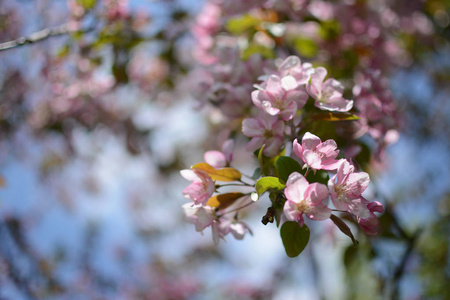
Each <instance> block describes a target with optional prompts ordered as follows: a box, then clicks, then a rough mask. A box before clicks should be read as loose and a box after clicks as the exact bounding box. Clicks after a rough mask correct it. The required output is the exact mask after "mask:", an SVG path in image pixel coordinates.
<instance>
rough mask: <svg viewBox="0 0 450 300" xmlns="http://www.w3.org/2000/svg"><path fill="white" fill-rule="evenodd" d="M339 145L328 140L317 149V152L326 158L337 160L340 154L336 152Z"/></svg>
mask: <svg viewBox="0 0 450 300" xmlns="http://www.w3.org/2000/svg"><path fill="white" fill-rule="evenodd" d="M336 148H337V144H336V142H335V141H334V140H326V141H325V142H323V143H321V144H320V145H318V146H317V147H316V150H317V151H318V152H320V153H322V154H323V155H324V157H326V158H335V157H336V156H337V155H338V154H339V150H336Z"/></svg>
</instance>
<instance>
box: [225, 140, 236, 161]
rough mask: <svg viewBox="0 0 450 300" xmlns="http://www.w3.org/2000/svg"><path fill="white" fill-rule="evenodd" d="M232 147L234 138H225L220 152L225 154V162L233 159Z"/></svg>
mask: <svg viewBox="0 0 450 300" xmlns="http://www.w3.org/2000/svg"><path fill="white" fill-rule="evenodd" d="M233 148H234V140H232V139H229V140H226V141H225V142H224V143H223V145H222V153H223V154H224V155H225V159H226V161H227V162H230V161H232V159H233Z"/></svg>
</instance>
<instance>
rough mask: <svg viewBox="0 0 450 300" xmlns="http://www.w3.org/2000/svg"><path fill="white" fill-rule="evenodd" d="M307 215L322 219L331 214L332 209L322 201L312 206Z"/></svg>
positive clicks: (312, 218)
mask: <svg viewBox="0 0 450 300" xmlns="http://www.w3.org/2000/svg"><path fill="white" fill-rule="evenodd" d="M305 215H306V216H307V217H308V218H310V219H311V220H316V221H322V220H326V219H328V218H329V217H330V216H331V209H329V208H328V207H326V206H325V205H323V204H321V203H320V204H317V205H314V206H312V207H311V208H310V209H309V210H308V212H306V213H305Z"/></svg>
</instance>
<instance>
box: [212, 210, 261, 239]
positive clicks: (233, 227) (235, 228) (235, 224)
mask: <svg viewBox="0 0 450 300" xmlns="http://www.w3.org/2000/svg"><path fill="white" fill-rule="evenodd" d="M227 216H228V215H224V216H223V217H221V218H220V224H219V227H218V229H219V230H218V232H219V233H220V234H222V235H227V234H228V233H231V234H232V235H233V236H234V238H235V239H237V240H242V239H243V238H244V236H245V234H246V233H247V232H249V233H250V234H253V233H252V230H251V229H250V227H249V226H248V225H247V223H245V222H242V221H239V220H237V219H235V218H234V217H233V218H229V217H228V218H227Z"/></svg>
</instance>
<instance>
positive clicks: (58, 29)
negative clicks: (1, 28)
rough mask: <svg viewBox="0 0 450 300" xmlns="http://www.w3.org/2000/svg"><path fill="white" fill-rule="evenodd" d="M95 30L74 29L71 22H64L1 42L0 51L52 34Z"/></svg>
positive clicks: (42, 39) (37, 40)
mask: <svg viewBox="0 0 450 300" xmlns="http://www.w3.org/2000/svg"><path fill="white" fill-rule="evenodd" d="M91 30H93V28H88V29H85V30H74V29H71V28H70V24H69V23H64V24H61V25H58V26H55V27H49V28H45V29H42V30H40V31H37V32H34V33H32V34H31V35H29V36H27V37H21V38H18V39H16V40H13V41H9V42H4V43H0V51H1V50H8V49H12V48H15V47H19V46H24V45H27V44H32V43H36V42H40V41H44V40H46V39H48V38H50V37H52V36H59V35H65V34H69V33H75V32H88V31H91Z"/></svg>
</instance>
